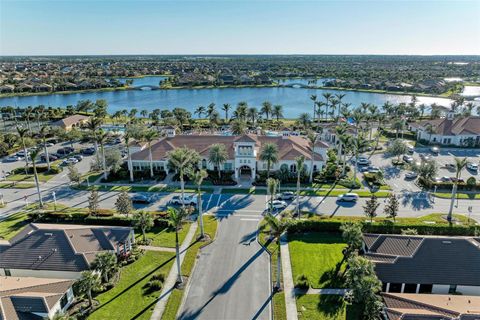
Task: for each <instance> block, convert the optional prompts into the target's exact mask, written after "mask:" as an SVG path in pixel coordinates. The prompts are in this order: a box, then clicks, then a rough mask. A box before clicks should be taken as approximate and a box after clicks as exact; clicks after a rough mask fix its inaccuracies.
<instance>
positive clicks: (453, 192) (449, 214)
mask: <svg viewBox="0 0 480 320" xmlns="http://www.w3.org/2000/svg"><path fill="white" fill-rule="evenodd" d="M456 194H457V182H455V183H454V184H453V187H452V196H451V198H450V208H449V210H448V215H447V220H448V222H452V219H453V206H454V204H455V196H456Z"/></svg>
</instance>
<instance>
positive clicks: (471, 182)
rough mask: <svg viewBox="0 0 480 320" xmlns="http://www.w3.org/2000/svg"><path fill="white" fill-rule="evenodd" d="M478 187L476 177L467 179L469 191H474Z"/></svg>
mask: <svg viewBox="0 0 480 320" xmlns="http://www.w3.org/2000/svg"><path fill="white" fill-rule="evenodd" d="M476 185H477V179H475V177H470V178H468V179H467V186H468V189H470V190H472V189H474V188H475V187H476Z"/></svg>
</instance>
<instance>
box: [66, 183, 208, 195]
mask: <svg viewBox="0 0 480 320" xmlns="http://www.w3.org/2000/svg"><path fill="white" fill-rule="evenodd" d="M74 188H75V189H79V190H98V191H118V192H120V191H128V192H180V191H181V189H180V188H176V187H155V186H112V185H93V186H90V187H88V186H86V185H84V184H82V185H79V186H75V187H74ZM185 192H187V193H194V192H196V189H193V188H185ZM202 192H205V193H210V192H213V189H212V188H202Z"/></svg>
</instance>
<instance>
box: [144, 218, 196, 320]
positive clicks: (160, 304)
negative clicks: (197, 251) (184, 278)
mask: <svg viewBox="0 0 480 320" xmlns="http://www.w3.org/2000/svg"><path fill="white" fill-rule="evenodd" d="M197 226H198V225H197V223H192V225H191V227H190V230H188V233H187V236H186V237H185V240H183V243H182V245H181V246H180V264H182V263H183V259H184V258H185V254H186V253H187V248H188V247H189V246H190V243H191V242H192V240H193V238H194V236H195V232H196V231H197ZM156 248H158V247H156ZM169 249H170V248H169ZM173 251H174V252H175V248H173ZM177 277H178V272H177V264H176V262H175V261H174V263H173V265H172V268H171V269H170V272H169V274H168V277H167V279H166V280H165V284H164V285H163V289H162V291H161V292H160V297H159V298H158V301H157V304H156V305H155V309H154V310H153V313H152V316H151V317H150V320H160V319H161V318H162V315H163V312H164V311H165V306H166V305H167V301H168V298H169V297H170V294H171V293H172V291H173V289H174V288H175V283H176V281H177Z"/></svg>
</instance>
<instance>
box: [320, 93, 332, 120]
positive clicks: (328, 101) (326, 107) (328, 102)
mask: <svg viewBox="0 0 480 320" xmlns="http://www.w3.org/2000/svg"><path fill="white" fill-rule="evenodd" d="M322 96H323V97H324V98H325V120H327V114H328V108H329V106H330V105H329V104H330V100H331V99H332V94H331V93H329V92H325V93H322Z"/></svg>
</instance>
